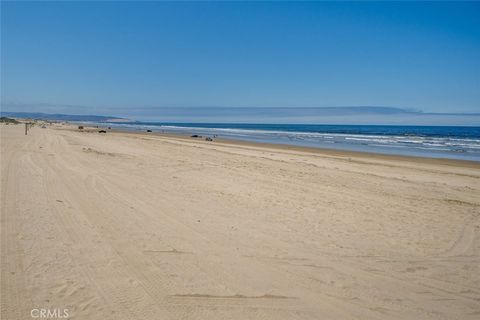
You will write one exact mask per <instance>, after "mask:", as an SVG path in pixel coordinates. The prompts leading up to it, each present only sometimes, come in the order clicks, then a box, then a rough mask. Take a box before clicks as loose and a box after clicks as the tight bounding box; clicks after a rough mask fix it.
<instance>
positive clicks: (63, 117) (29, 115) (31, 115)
mask: <svg viewBox="0 0 480 320" xmlns="http://www.w3.org/2000/svg"><path fill="white" fill-rule="evenodd" d="M0 115H1V116H2V117H13V118H26V119H38V120H54V121H93V122H136V121H135V120H131V119H126V118H119V117H110V116H94V115H75V114H48V113H40V112H8V111H5V112H3V111H2V112H1V113H0Z"/></svg>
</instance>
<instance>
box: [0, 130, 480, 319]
mask: <svg viewBox="0 0 480 320" xmlns="http://www.w3.org/2000/svg"><path fill="white" fill-rule="evenodd" d="M479 169H480V162H477V163H474V162H462V161H449V160H438V159H437V160H433V159H415V158H406V157H394V156H373V155H368V154H355V153H346V152H345V153H342V152H326V151H321V150H309V149H306V148H303V149H302V148H287V147H282V146H272V145H260V144H249V143H230V142H228V141H214V142H207V141H203V140H195V139H186V138H181V137H175V136H161V135H153V134H146V133H145V134H138V133H137V134H133V133H124V132H107V133H106V134H99V133H97V132H79V131H78V130H75V129H74V128H73V127H67V126H65V127H60V126H57V127H55V126H52V127H48V128H46V129H42V128H40V127H34V128H32V129H31V130H30V132H29V134H28V135H27V136H25V135H24V127H23V125H8V126H6V125H3V124H2V125H1V189H2V190H1V248H2V251H1V318H2V319H5V320H17V319H18V320H21V319H31V318H32V316H31V312H32V309H35V308H36V309H42V308H43V309H61V310H64V309H67V310H68V319H89V320H90V319H102V320H104V319H112V320H113V319H115V320H121V319H129V320H130V319H134V320H137V319H152V320H153V319H154V320H158V319H175V320H177V319H209V320H211V319H238V320H244V319H275V320H278V319H288V320H290V319H478V318H479V317H480V237H479V234H480V170H479Z"/></svg>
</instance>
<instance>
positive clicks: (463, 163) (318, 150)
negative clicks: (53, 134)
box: [67, 123, 480, 169]
mask: <svg viewBox="0 0 480 320" xmlns="http://www.w3.org/2000/svg"><path fill="white" fill-rule="evenodd" d="M68 125H70V126H73V125H72V124H71V123H70V124H67V126H68ZM84 127H85V129H84V131H87V130H93V131H95V130H97V129H105V130H107V128H108V126H104V127H100V126H99V128H95V127H92V126H91V124H88V125H87V124H85V126H84ZM71 129H72V130H74V131H79V130H78V129H76V128H71ZM107 133H122V134H135V135H142V136H158V137H168V138H174V139H181V140H184V141H189V142H203V143H207V144H212V143H222V144H228V145H237V146H247V147H256V148H268V149H276V150H278V151H296V152H306V153H313V154H318V155H324V156H331V157H340V158H349V157H355V158H363V159H375V160H387V161H397V160H398V161H403V162H415V163H424V164H437V165H449V166H457V167H466V168H478V169H480V160H479V161H474V160H463V159H449V158H435V157H422V156H411V155H399V154H384V153H375V152H368V151H352V150H339V149H329V148H323V147H308V146H297V145H290V144H282V143H268V142H256V141H249V140H240V139H239V140H237V139H228V138H214V141H205V140H204V139H203V138H192V137H190V136H189V135H188V134H182V133H172V132H168V133H165V132H156V131H153V132H145V131H140V130H128V129H119V128H112V129H108V131H107Z"/></svg>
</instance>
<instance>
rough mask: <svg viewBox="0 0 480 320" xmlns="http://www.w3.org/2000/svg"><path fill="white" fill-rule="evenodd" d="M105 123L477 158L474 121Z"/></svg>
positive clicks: (479, 131) (478, 132) (479, 133)
mask: <svg viewBox="0 0 480 320" xmlns="http://www.w3.org/2000/svg"><path fill="white" fill-rule="evenodd" d="M103 125H106V124H103ZM108 126H112V127H117V128H123V129H129V130H147V129H150V130H152V131H154V132H166V133H181V134H197V135H202V136H204V137H207V136H209V137H214V136H215V137H219V138H225V139H234V140H245V141H255V142H267V143H277V144H287V145H296V146H307V147H317V148H328V149H337V150H349V151H364V152H373V153H381V154H394V155H408V156H419V157H433V158H449V159H462V160H473V161H480V127H457V126H455V127H453V126H392V125H388V126H384V125H311V124H237V123H162V122H141V123H133V124H126V123H121V124H119V123H118V124H112V123H109V124H108Z"/></svg>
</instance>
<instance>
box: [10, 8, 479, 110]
mask: <svg viewBox="0 0 480 320" xmlns="http://www.w3.org/2000/svg"><path fill="white" fill-rule="evenodd" d="M1 7H2V13H1V15H2V21H1V27H2V30H1V35H2V39H1V44H2V47H1V54H2V56H1V61H2V69H1V76H2V83H1V88H2V97H1V98H2V105H3V106H4V107H5V106H10V107H9V109H10V110H12V107H11V106H12V105H13V108H15V105H27V106H28V105H38V104H43V105H45V106H50V109H49V111H52V106H57V105H58V106H63V108H60V107H59V110H62V111H65V108H66V107H65V106H67V108H70V109H68V110H70V111H71V112H70V113H79V112H81V113H85V112H87V111H88V112H89V113H95V112H94V111H95V110H96V109H95V108H97V109H98V110H102V113H107V114H108V113H109V110H111V112H110V113H115V112H116V111H115V110H117V111H118V109H119V108H120V109H122V108H123V109H129V108H137V107H138V108H147V107H148V108H150V109H149V110H154V109H155V108H154V107H157V106H169V107H176V106H180V107H190V106H232V107H321V106H392V107H400V108H413V109H419V110H423V111H425V112H480V3H475V2H473V3H472V2H469V3H458V2H455V3H343V2H342V3H298V2H296V3H285V2H281V3H272V2H264V3H214V2H209V3H185V2H182V3H164V2H73V3H72V2H67V3H65V2H64V3H61V2H41V3H24V2H3V1H2V4H1ZM152 107H153V108H152ZM53 109H55V107H53ZM35 111H41V110H39V109H38V108H37V109H35ZM117 113H118V112H117Z"/></svg>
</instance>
